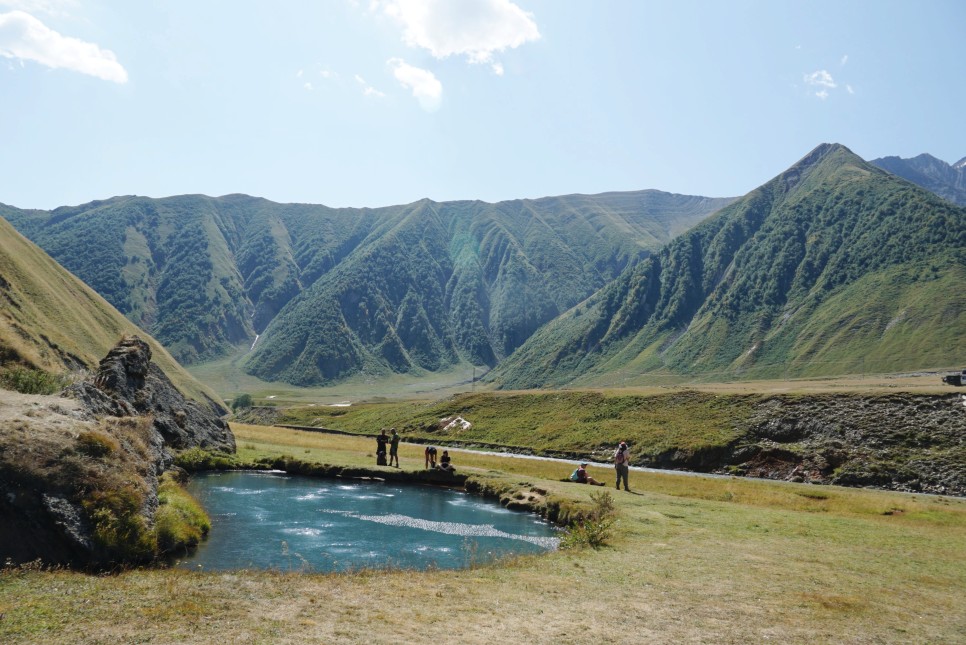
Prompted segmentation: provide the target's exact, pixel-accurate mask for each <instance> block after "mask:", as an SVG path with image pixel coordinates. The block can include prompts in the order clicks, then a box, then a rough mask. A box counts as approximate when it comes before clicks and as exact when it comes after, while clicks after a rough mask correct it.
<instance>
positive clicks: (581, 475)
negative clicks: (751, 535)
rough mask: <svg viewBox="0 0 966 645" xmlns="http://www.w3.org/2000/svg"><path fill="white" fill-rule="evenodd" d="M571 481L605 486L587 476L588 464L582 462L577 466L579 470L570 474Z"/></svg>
mask: <svg viewBox="0 0 966 645" xmlns="http://www.w3.org/2000/svg"><path fill="white" fill-rule="evenodd" d="M570 481H572V482H577V483H578V484H590V485H591V486H603V485H604V482H599V481H597V480H596V479H594V478H593V477H591V476H590V475H588V474H587V462H586V461H585V462H582V463H581V464H580V465H579V466H577V470H575V471H574V472H573V473H571V474H570Z"/></svg>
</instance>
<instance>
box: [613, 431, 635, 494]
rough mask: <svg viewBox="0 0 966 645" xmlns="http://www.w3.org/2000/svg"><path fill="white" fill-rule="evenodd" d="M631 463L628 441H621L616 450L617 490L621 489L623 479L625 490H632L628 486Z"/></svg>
mask: <svg viewBox="0 0 966 645" xmlns="http://www.w3.org/2000/svg"><path fill="white" fill-rule="evenodd" d="M630 465H631V451H630V450H628V449H627V442H626V441H621V443H620V445H619V446H617V450H615V451H614V469H615V470H616V471H617V490H620V489H621V480H622V479H623V480H624V490H630V488H628V486H627V472H628V471H629V470H630Z"/></svg>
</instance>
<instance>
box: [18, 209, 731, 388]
mask: <svg viewBox="0 0 966 645" xmlns="http://www.w3.org/2000/svg"><path fill="white" fill-rule="evenodd" d="M730 201H731V200H730V199H713V198H705V197H691V196H684V195H673V194H669V193H663V192H660V191H641V192H631V193H607V194H602V195H594V196H584V195H571V196H565V197H551V198H545V199H537V200H518V201H511V202H501V203H497V204H489V203H484V202H471V201H466V202H445V203H438V202H433V201H430V200H422V201H419V202H416V203H413V204H408V205H405V206H396V207H388V208H381V209H331V208H326V207H324V206H315V205H302V204H276V203H273V202H270V201H267V200H264V199H258V198H253V197H247V196H244V195H231V196H226V197H220V198H210V197H204V196H190V195H189V196H181V197H172V198H167V199H149V198H144V197H117V198H113V199H109V200H105V201H99V202H93V203H90V204H85V205H83V206H79V207H64V208H58V209H56V210H53V211H25V210H20V209H16V208H13V207H8V206H0V216H3V217H4V218H6V219H7V220H9V221H10V222H11V223H13V224H14V225H15V226H16V227H18V228H19V229H20V230H21V231H22V232H23V233H24V234H25V235H27V236H28V237H30V238H31V239H32V240H34V241H35V242H36V243H37V244H39V245H40V246H42V247H43V248H44V249H45V250H46V251H47V252H48V253H50V255H51V256H53V257H54V258H55V259H56V260H57V261H58V262H60V263H61V264H62V265H63V266H64V267H66V268H67V269H69V270H70V271H71V272H73V273H74V274H75V275H77V276H78V277H80V278H81V279H82V280H84V281H85V282H86V283H87V284H89V285H91V286H92V287H93V288H94V289H95V290H97V291H98V292H99V293H100V294H102V295H103V296H104V297H105V298H106V299H107V300H108V301H109V302H111V303H112V304H113V305H114V306H116V307H117V308H118V309H119V310H120V311H122V312H123V313H124V314H125V315H126V316H127V317H128V318H129V319H130V320H132V321H133V322H134V323H136V324H138V325H140V326H141V327H143V328H144V329H146V330H148V331H149V332H150V333H151V334H152V335H153V336H155V337H156V338H158V340H160V341H161V342H162V343H163V344H164V345H165V346H166V347H167V348H168V349H169V350H170V351H171V352H172V354H174V356H175V357H176V358H177V359H178V360H180V361H182V362H184V363H187V364H190V363H194V362H199V361H205V360H211V359H215V358H218V357H222V356H226V355H228V354H229V353H231V352H234V351H237V348H238V347H239V346H244V347H246V348H248V347H249V346H252V345H253V346H254V351H252V352H251V355H250V357H249V359H248V361H247V363H246V370H248V371H249V372H250V373H252V374H255V375H257V376H259V377H261V378H263V379H265V380H270V381H286V382H289V383H292V384H297V385H309V384H320V383H327V382H332V381H335V380H338V379H340V378H344V377H346V376H350V375H353V374H358V373H366V374H388V373H392V372H411V371H419V370H430V371H432V370H438V369H441V368H444V367H446V366H448V365H452V364H454V363H458V362H465V363H471V364H474V365H488V366H493V365H495V364H496V363H497V362H498V361H500V360H501V359H503V358H504V357H506V356H507V355H509V354H510V353H512V352H513V350H515V349H516V348H517V347H518V346H519V345H520V344H522V343H523V342H524V341H525V340H526V339H527V338H528V337H529V336H530V335H531V334H532V333H533V332H534V331H535V330H536V329H537V328H539V327H540V326H541V325H543V324H544V323H546V322H548V321H549V320H551V319H552V318H554V317H555V316H557V315H559V314H560V313H562V312H563V311H566V310H567V309H569V308H570V307H572V306H573V305H574V304H576V303H577V302H580V301H581V300H583V299H584V298H586V297H588V296H589V295H591V294H592V293H593V292H594V291H596V290H597V289H599V288H601V287H603V286H604V285H605V284H607V283H608V282H610V281H611V280H613V279H614V278H615V277H617V275H619V274H620V272H621V271H622V270H624V269H625V268H626V267H627V266H629V265H630V264H632V263H634V262H636V261H638V260H639V259H640V258H642V257H646V256H647V255H648V254H650V253H653V252H656V251H657V250H658V249H660V248H661V247H662V246H663V245H664V244H665V243H666V242H667V241H668V240H670V239H671V238H672V237H673V236H674V235H676V234H679V233H682V232H683V231H685V230H687V229H688V228H690V227H691V226H693V225H694V224H695V223H697V222H698V221H700V220H701V219H703V218H705V217H707V216H708V215H709V214H711V213H712V212H714V211H716V210H718V209H719V208H720V207H721V206H724V205H726V204H728V203H730Z"/></svg>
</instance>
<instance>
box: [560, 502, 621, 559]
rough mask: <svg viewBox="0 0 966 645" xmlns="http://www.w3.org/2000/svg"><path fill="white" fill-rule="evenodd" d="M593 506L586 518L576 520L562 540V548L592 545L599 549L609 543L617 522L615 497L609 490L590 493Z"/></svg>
mask: <svg viewBox="0 0 966 645" xmlns="http://www.w3.org/2000/svg"><path fill="white" fill-rule="evenodd" d="M590 500H591V502H592V504H593V508H592V509H591V511H590V513H588V515H587V517H586V518H585V519H584V520H581V521H578V522H574V523H573V524H571V525H570V527H569V528H568V529H567V534H566V535H565V536H564V537H563V539H562V540H561V541H560V548H561V549H577V548H582V547H588V546H589V547H591V548H594V549H599V548H600V547H602V546H604V545H606V544H607V541H608V540H610V538H611V535H612V533H613V528H614V523H615V522H617V509H616V508H615V506H614V498H613V496H612V495H611V494H610V492H608V491H600V492H596V493H591V494H590Z"/></svg>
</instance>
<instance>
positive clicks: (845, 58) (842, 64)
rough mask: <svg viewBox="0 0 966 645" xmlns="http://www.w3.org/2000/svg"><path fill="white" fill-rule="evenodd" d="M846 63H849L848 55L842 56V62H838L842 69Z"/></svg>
mask: <svg viewBox="0 0 966 645" xmlns="http://www.w3.org/2000/svg"><path fill="white" fill-rule="evenodd" d="M847 62H849V55H848V54H846V55H844V56H842V60H841V61H839V65H841V66H842V67H845V64H846V63H847Z"/></svg>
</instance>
